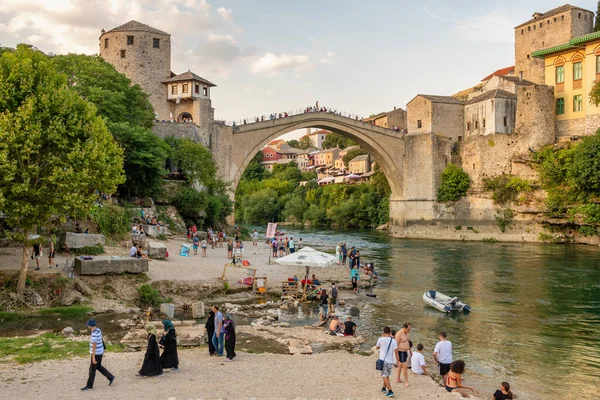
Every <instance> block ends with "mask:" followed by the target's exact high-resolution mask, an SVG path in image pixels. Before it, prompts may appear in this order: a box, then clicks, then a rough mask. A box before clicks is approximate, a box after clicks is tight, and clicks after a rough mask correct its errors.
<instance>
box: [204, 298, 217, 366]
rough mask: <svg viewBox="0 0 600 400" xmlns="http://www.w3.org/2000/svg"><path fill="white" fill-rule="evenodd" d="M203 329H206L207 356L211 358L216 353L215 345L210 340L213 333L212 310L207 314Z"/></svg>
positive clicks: (213, 316)
mask: <svg viewBox="0 0 600 400" xmlns="http://www.w3.org/2000/svg"><path fill="white" fill-rule="evenodd" d="M204 328H206V337H207V338H208V354H210V355H211V356H212V355H214V354H215V353H216V352H217V349H215V345H214V344H213V342H212V340H211V338H212V337H213V335H214V333H215V312H214V311H213V310H212V309H211V310H210V311H209V312H208V319H207V320H206V325H204Z"/></svg>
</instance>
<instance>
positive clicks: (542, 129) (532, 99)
mask: <svg viewBox="0 0 600 400" xmlns="http://www.w3.org/2000/svg"><path fill="white" fill-rule="evenodd" d="M555 112H556V110H555V100H554V88H553V87H552V86H546V85H534V86H521V87H519V88H518V90H517V123H516V128H515V131H516V133H517V134H518V135H519V137H520V138H522V139H524V140H520V144H522V148H524V150H527V149H529V148H532V149H534V150H539V148H540V147H542V146H546V145H548V144H551V143H554V141H555V140H556V129H555Z"/></svg>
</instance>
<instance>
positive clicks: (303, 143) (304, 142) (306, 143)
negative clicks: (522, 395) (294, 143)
mask: <svg viewBox="0 0 600 400" xmlns="http://www.w3.org/2000/svg"><path fill="white" fill-rule="evenodd" d="M311 147H313V144H312V141H311V140H310V137H308V136H302V137H301V138H300V140H299V141H298V148H299V149H302V150H306V149H310V148H311Z"/></svg>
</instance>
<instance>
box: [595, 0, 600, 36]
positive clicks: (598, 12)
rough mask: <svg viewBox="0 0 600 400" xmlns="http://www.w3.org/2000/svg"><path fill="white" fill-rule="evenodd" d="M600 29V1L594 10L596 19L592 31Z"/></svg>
mask: <svg viewBox="0 0 600 400" xmlns="http://www.w3.org/2000/svg"><path fill="white" fill-rule="evenodd" d="M598 31H600V1H599V2H598V8H597V10H596V21H595V22H594V32H598Z"/></svg>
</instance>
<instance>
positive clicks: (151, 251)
mask: <svg viewBox="0 0 600 400" xmlns="http://www.w3.org/2000/svg"><path fill="white" fill-rule="evenodd" d="M148 257H150V258H155V259H158V260H164V259H166V258H167V246H166V245H165V244H164V243H161V242H148Z"/></svg>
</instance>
